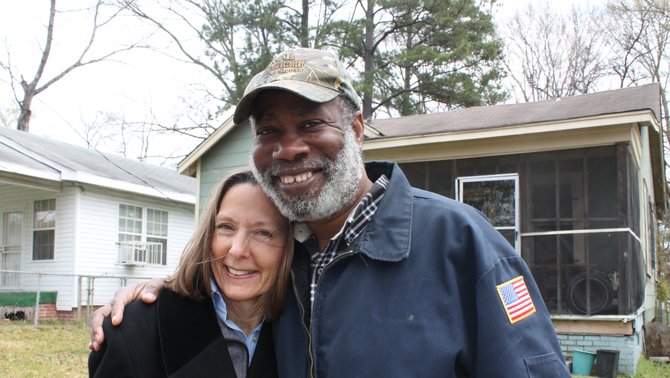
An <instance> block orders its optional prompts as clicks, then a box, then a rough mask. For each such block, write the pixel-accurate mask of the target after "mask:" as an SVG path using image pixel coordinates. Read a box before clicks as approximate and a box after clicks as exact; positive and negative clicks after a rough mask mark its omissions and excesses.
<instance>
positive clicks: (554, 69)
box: [501, 2, 605, 102]
mask: <svg viewBox="0 0 670 378" xmlns="http://www.w3.org/2000/svg"><path fill="white" fill-rule="evenodd" d="M592 25H593V24H592V22H591V18H590V17H589V15H588V14H586V13H585V12H583V11H581V10H580V9H579V8H576V7H573V8H572V9H571V11H570V13H569V14H568V15H562V14H559V13H557V12H556V11H553V10H552V8H551V7H550V3H549V2H545V3H544V4H542V5H540V6H539V7H538V6H536V5H533V4H528V6H527V7H526V8H525V9H524V10H522V11H517V12H516V13H515V14H514V16H513V17H512V19H511V20H510V21H509V22H508V23H507V24H506V25H503V29H502V31H501V34H503V38H504V39H505V40H506V42H507V46H506V48H505V49H506V51H505V55H506V59H505V63H504V64H505V68H506V70H507V74H508V77H509V78H510V79H511V81H512V86H513V88H512V89H513V90H512V91H511V92H512V93H514V94H515V95H517V96H519V95H520V96H521V97H522V101H524V102H528V101H539V100H546V99H551V98H559V97H564V96H571V95H575V94H580V93H587V92H590V91H593V90H594V89H595V86H596V83H597V81H598V79H600V78H601V77H602V76H603V75H604V74H605V64H604V59H603V54H602V52H601V50H600V35H601V33H599V32H598V31H597V30H595V29H594V28H593V26H592Z"/></svg>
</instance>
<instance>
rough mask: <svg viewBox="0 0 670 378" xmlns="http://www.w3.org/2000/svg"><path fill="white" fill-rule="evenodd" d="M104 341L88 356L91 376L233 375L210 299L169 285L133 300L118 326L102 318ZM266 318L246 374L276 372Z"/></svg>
mask: <svg viewBox="0 0 670 378" xmlns="http://www.w3.org/2000/svg"><path fill="white" fill-rule="evenodd" d="M103 330H104V334H105V342H104V344H103V346H102V349H101V350H100V352H91V354H90V356H89V360H88V367H89V375H90V376H91V377H165V376H170V377H236V375H235V369H234V368H233V362H232V360H231V358H230V354H229V353H228V347H227V345H226V343H227V341H226V340H225V339H224V338H223V335H222V333H221V328H220V327H219V322H218V318H217V316H216V312H215V310H214V305H213V304H212V300H211V299H204V300H203V301H202V302H196V301H193V300H191V299H188V298H185V297H182V296H180V295H178V294H176V293H175V292H173V291H171V290H169V289H163V290H161V293H160V295H159V296H158V300H157V301H156V304H152V305H148V304H145V303H143V302H141V301H135V302H133V303H131V304H130V305H128V306H127V307H126V309H125V311H124V313H123V322H122V324H121V325H120V326H118V327H114V326H112V325H111V322H110V319H109V317H108V318H106V319H105V322H104V324H103ZM276 366H277V362H276V359H275V354H274V345H273V342H272V331H271V329H270V324H269V323H264V324H263V327H262V329H261V333H260V337H259V341H258V345H257V346H256V351H255V352H254V357H253V360H252V362H251V365H250V366H249V368H248V370H247V377H276V376H277V368H276Z"/></svg>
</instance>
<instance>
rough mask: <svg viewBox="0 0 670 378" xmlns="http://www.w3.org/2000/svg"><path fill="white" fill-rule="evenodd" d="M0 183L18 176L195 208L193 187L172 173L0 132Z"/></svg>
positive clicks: (190, 181) (192, 181) (19, 133)
mask: <svg viewBox="0 0 670 378" xmlns="http://www.w3.org/2000/svg"><path fill="white" fill-rule="evenodd" d="M0 173H2V174H3V181H5V182H7V181H9V182H11V175H12V174H16V175H22V176H27V177H34V178H39V179H46V180H51V181H58V182H63V181H71V182H79V183H86V184H92V185H97V186H102V187H106V188H111V189H116V190H122V191H128V192H133V193H139V194H145V195H150V196H153V197H160V198H168V199H173V200H176V201H180V202H187V203H195V191H196V182H195V179H194V178H192V177H188V176H184V175H180V174H179V173H178V172H177V171H176V170H173V169H168V168H164V167H160V166H155V165H151V164H147V163H143V162H140V161H137V160H131V159H126V158H123V157H120V156H116V155H112V154H106V153H102V152H99V151H96V150H92V149H86V148H83V147H78V146H74V145H71V144H68V143H63V142H59V141H56V140H53V139H48V138H44V137H41V136H37V135H34V134H30V133H26V132H22V131H18V130H13V129H8V128H4V127H0Z"/></svg>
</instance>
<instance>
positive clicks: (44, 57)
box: [0, 0, 139, 132]
mask: <svg viewBox="0 0 670 378" xmlns="http://www.w3.org/2000/svg"><path fill="white" fill-rule="evenodd" d="M104 5H105V3H104V1H103V0H98V2H97V3H96V4H95V6H94V7H93V8H92V13H93V16H92V26H91V30H90V35H89V38H88V40H87V43H86V45H85V46H84V47H83V49H82V51H81V53H80V54H79V56H78V57H77V58H76V59H75V60H74V62H72V63H71V64H69V65H68V66H67V67H65V68H64V69H62V70H61V71H60V72H58V73H56V74H54V75H53V76H52V77H50V78H47V77H45V76H44V73H45V68H46V66H47V63H48V62H49V57H50V54H51V48H52V43H53V39H54V28H55V24H56V15H57V13H58V11H57V10H56V0H51V1H50V7H49V21H48V24H47V26H46V30H45V32H46V36H45V39H46V40H45V44H44V47H43V48H42V52H41V56H40V60H39V64H38V66H37V69H36V70H35V73H34V75H32V78H28V79H26V77H25V76H24V75H23V74H22V73H19V72H17V71H18V70H17V68H15V67H13V65H12V64H11V52H10V51H7V58H6V60H5V61H0V67H2V68H3V69H4V70H5V71H7V72H8V73H9V76H10V81H11V85H12V91H13V94H14V99H15V101H16V103H17V105H18V107H19V116H18V122H17V129H18V130H22V131H26V132H27V131H29V129H30V117H31V113H32V110H31V108H32V103H33V100H34V99H35V97H36V96H38V95H39V94H40V93H42V92H44V91H45V90H46V89H47V88H49V87H50V86H52V85H53V84H55V83H57V82H58V81H60V80H61V79H62V78H63V77H65V76H66V75H67V74H69V73H70V72H72V71H73V70H74V69H76V68H79V67H82V66H86V65H90V64H93V63H98V62H101V61H105V60H109V59H111V58H112V57H114V56H115V55H117V54H119V53H121V52H124V51H128V50H131V49H133V48H136V47H139V43H133V44H130V45H128V46H125V47H121V48H118V49H114V50H112V51H109V52H105V53H102V54H100V55H97V56H95V57H90V56H89V55H90V50H91V48H92V46H93V45H94V42H95V38H96V35H97V33H98V31H99V30H100V29H101V28H103V27H105V26H107V25H109V23H110V22H111V21H112V20H113V19H115V18H116V17H117V16H118V15H119V14H120V13H121V12H122V11H123V8H114V11H113V12H112V13H111V14H109V15H103V13H104V12H102V10H103V6H104ZM17 84H18V85H17Z"/></svg>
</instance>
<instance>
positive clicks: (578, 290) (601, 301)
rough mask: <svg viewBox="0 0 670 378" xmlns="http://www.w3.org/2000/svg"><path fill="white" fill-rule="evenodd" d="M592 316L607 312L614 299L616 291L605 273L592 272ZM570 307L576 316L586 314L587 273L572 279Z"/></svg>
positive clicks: (569, 294) (569, 293)
mask: <svg viewBox="0 0 670 378" xmlns="http://www.w3.org/2000/svg"><path fill="white" fill-rule="evenodd" d="M589 276H590V277H589V278H590V281H591V296H590V297H591V315H595V314H598V313H600V312H602V311H603V310H605V309H606V308H607V307H608V306H609V305H610V303H612V299H613V298H614V289H613V288H612V284H611V283H610V280H609V279H607V276H605V275H604V274H603V273H601V272H598V271H593V270H592V271H590V272H589ZM568 306H569V307H570V309H571V310H572V312H573V313H575V314H586V272H582V273H579V274H577V275H576V276H574V277H572V279H571V280H570V282H569V283H568Z"/></svg>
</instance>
